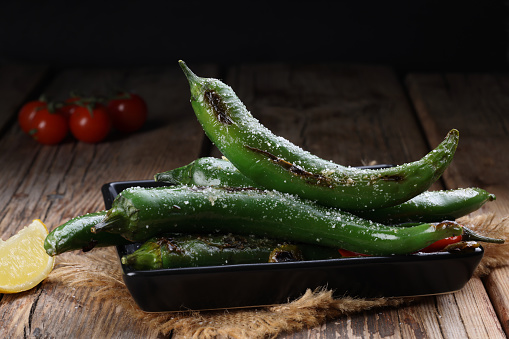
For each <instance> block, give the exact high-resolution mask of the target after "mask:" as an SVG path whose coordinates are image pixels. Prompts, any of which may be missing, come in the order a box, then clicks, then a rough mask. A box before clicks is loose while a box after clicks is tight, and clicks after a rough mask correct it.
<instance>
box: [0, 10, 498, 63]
mask: <svg viewBox="0 0 509 339" xmlns="http://www.w3.org/2000/svg"><path fill="white" fill-rule="evenodd" d="M507 7H508V6H507V3H506V2H505V1H489V0H486V1H423V0H415V1H413V0H407V1H376V0H371V1H365V0H359V1H253V2H246V1H237V2H219V1H179V2H176V1H149V0H147V1H125V2H121V1H103V2H100V1H87V2H73V1H67V2H66V1H4V2H1V4H0V58H2V59H5V60H18V61H29V62H43V63H48V64H51V65H53V66H55V67H59V66H69V65H73V66H76V65H79V66H97V65H101V66H126V65H127V66H139V65H165V64H174V63H176V62H177V60H178V59H184V60H186V61H193V62H196V61H204V62H219V63H223V64H231V63H237V62H271V61H281V62H315V61H340V62H361V63H378V64H389V65H393V66H395V67H396V68H399V69H402V70H405V69H411V70H437V69H446V70H469V71H471V70H492V69H497V70H498V69H506V66H507V59H508V58H507V54H508V46H507V42H508V38H507Z"/></svg>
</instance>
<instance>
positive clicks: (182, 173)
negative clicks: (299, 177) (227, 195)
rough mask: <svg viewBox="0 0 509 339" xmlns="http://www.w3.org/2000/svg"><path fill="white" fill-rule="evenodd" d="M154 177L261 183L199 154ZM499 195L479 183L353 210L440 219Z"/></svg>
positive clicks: (373, 215) (389, 217)
mask: <svg viewBox="0 0 509 339" xmlns="http://www.w3.org/2000/svg"><path fill="white" fill-rule="evenodd" d="M154 178H155V180H156V181H162V182H168V183H171V184H176V185H182V184H183V185H197V186H207V185H215V186H221V187H257V185H256V184H255V183H254V182H253V181H251V180H250V179H248V178H247V177H246V176H245V175H243V174H242V173H240V171H239V170H238V169H237V168H236V167H235V166H233V164H232V163H231V162H230V161H228V160H225V159H218V158H213V157H204V158H198V159H196V160H194V161H193V162H191V163H189V164H188V165H185V166H182V167H178V168H175V169H172V170H169V171H166V172H162V173H158V174H156V175H155V176H154ZM258 187H259V186H258ZM495 199H496V197H495V195H494V194H491V193H488V192H487V191H485V190H483V189H481V188H475V187H473V188H460V189H453V190H440V191H427V192H423V193H421V194H419V195H417V196H415V197H414V198H412V199H410V200H408V201H406V202H404V203H402V204H399V205H396V206H392V207H386V208H378V209H371V210H364V211H353V212H352V213H354V214H356V215H358V216H360V217H363V218H365V219H369V220H373V221H376V222H380V223H382V224H400V223H406V222H416V221H420V222H437V221H442V220H455V219H457V218H460V217H462V216H465V215H467V214H469V213H471V212H473V211H476V210H478V209H479V208H480V207H481V206H483V205H484V204H485V203H486V202H488V201H493V200H495Z"/></svg>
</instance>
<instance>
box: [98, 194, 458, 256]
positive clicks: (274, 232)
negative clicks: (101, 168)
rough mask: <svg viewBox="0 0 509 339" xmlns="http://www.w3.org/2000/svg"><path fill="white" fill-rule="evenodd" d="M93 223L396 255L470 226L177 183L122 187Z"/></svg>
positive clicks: (142, 232)
mask: <svg viewBox="0 0 509 339" xmlns="http://www.w3.org/2000/svg"><path fill="white" fill-rule="evenodd" d="M92 231H93V232H96V233H100V232H111V233H114V234H120V235H121V236H123V237H124V238H126V239H127V240H129V241H133V242H137V241H145V240H146V239H148V238H150V237H153V236H157V235H160V234H164V233H186V234H189V233H194V234H203V233H210V232H219V233H233V234H239V235H254V236H257V237H267V238H271V239H279V240H282V241H288V242H295V243H307V244H314V245H322V246H329V247H335V248H344V249H347V250H351V251H355V252H360V253H367V254H373V255H391V254H408V253H413V252H416V251H418V250H419V249H421V248H424V247H426V246H427V245H429V244H431V243H433V242H435V241H437V240H440V239H443V238H447V237H450V236H453V235H459V234H461V233H462V228H461V226H460V225H458V224H456V223H454V222H443V223H439V224H419V225H415V226H412V227H393V226H385V225H382V224H378V223H375V222H371V221H368V220H365V219H362V218H359V217H357V216H354V215H353V214H350V213H347V212H341V211H340V210H338V209H335V208H328V207H325V206H322V205H318V204H316V203H313V202H311V201H309V200H304V199H301V198H298V197H296V196H294V195H290V194H285V193H280V192H277V191H264V190H258V189H238V188H237V189H227V188H215V187H191V186H176V187H157V188H140V187H133V188H128V189H126V190H124V191H122V192H121V193H120V195H119V196H117V198H116V199H115V200H114V202H113V205H112V207H111V209H110V210H109V211H108V213H107V215H106V217H105V219H104V221H103V222H102V223H100V224H98V225H97V226H95V228H93V229H92Z"/></svg>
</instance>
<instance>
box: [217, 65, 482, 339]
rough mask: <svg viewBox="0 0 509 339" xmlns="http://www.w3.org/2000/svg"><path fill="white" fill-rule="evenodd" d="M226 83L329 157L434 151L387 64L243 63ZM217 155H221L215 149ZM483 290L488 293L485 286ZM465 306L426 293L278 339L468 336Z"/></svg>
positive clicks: (266, 120) (286, 133) (362, 160)
mask: <svg viewBox="0 0 509 339" xmlns="http://www.w3.org/2000/svg"><path fill="white" fill-rule="evenodd" d="M226 82H227V83H228V84H229V85H231V86H232V87H233V89H234V90H235V91H236V93H237V94H238V95H239V97H240V98H241V99H242V100H243V102H244V103H245V104H246V106H247V107H248V109H250V110H251V112H252V113H253V115H254V116H255V117H256V118H258V119H259V120H260V122H261V123H262V124H264V125H265V126H267V127H268V128H270V129H271V130H273V131H274V132H275V133H276V134H278V135H281V136H283V137H285V138H287V139H289V140H291V141H293V142H294V143H296V144H297V145H299V146H302V147H303V148H304V149H306V150H309V151H311V152H312V153H314V154H316V155H319V156H321V157H323V158H325V159H330V160H333V161H335V162H338V163H341V164H345V165H352V166H358V165H364V164H368V163H371V162H373V161H374V162H376V163H392V164H401V163H404V162H409V161H413V160H417V159H419V158H420V157H422V156H423V155H424V154H426V153H427V152H428V151H429V150H430V146H429V145H428V142H427V141H426V139H425V138H424V136H423V135H422V134H421V132H420V126H419V122H418V121H417V119H416V118H415V116H414V115H413V114H412V109H411V107H410V105H409V102H408V100H407V98H406V96H405V92H404V90H403V88H402V87H401V85H400V83H399V81H398V79H397V77H396V76H395V74H394V73H393V72H392V71H391V70H390V69H388V68H385V67H376V66H366V65H338V64H328V65H316V66H311V65H288V64H265V65H241V66H240V67H237V68H234V69H232V70H231V72H230V73H229V74H228V77H227V78H226ZM443 136H445V133H444V134H443ZM440 141H441V140H436V141H434V142H432V147H434V146H436V144H438V143H439V142H440ZM212 154H213V155H216V156H218V155H219V153H218V151H217V150H214V151H213V153H212ZM441 187H442V186H441V185H440V183H437V184H436V185H434V186H433V188H441ZM478 292H479V293H481V294H482V293H484V295H485V291H484V290H482V289H481V290H480V291H478ZM460 308H461V306H460V305H459V304H458V302H457V301H456V299H454V298H451V297H450V296H448V297H446V296H437V297H429V298H426V299H424V300H423V301H419V302H417V303H415V304H413V305H411V306H409V307H405V308H400V309H383V310H373V311H367V312H364V313H362V314H358V315H351V316H346V317H341V318H339V319H335V320H333V321H330V322H328V323H326V324H324V325H323V326H320V327H318V328H314V329H310V330H305V331H302V332H300V333H294V334H289V335H282V336H280V337H281V338H284V337H287V338H317V337H327V338H328V337H341V336H358V337H386V336H389V337H393V338H423V337H433V338H441V337H446V338H452V337H454V334H457V333H461V334H463V333H467V329H466V326H467V325H466V324H465V323H464V322H463V321H462V319H461V311H460ZM438 314H444V315H446V316H444V317H439V316H438ZM447 331H449V332H447ZM448 333H451V335H448Z"/></svg>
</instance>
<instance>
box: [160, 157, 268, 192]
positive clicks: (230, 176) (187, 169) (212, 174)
mask: <svg viewBox="0 0 509 339" xmlns="http://www.w3.org/2000/svg"><path fill="white" fill-rule="evenodd" d="M154 180H155V181H161V182H167V183H170V184H174V185H196V186H221V187H244V188H247V187H258V188H261V186H259V185H257V184H255V183H254V181H252V180H250V179H248V178H247V177H246V176H245V175H243V174H242V173H240V171H239V170H238V169H237V168H236V167H235V166H233V164H232V163H231V162H229V161H228V160H224V159H218V158H213V157H204V158H198V159H196V160H194V161H193V162H191V163H189V164H188V165H185V166H182V167H179V168H175V169H172V170H169V171H166V172H162V173H157V174H156V175H155V176H154Z"/></svg>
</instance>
